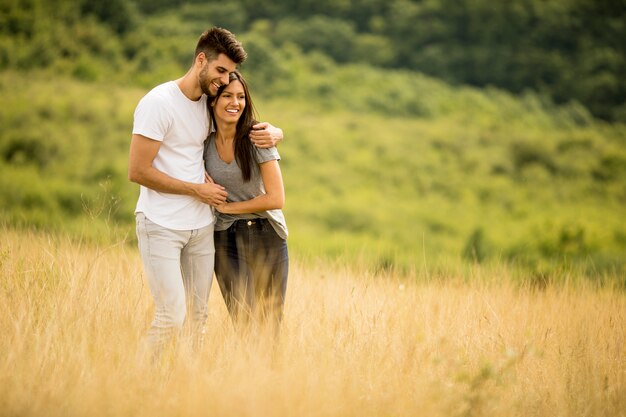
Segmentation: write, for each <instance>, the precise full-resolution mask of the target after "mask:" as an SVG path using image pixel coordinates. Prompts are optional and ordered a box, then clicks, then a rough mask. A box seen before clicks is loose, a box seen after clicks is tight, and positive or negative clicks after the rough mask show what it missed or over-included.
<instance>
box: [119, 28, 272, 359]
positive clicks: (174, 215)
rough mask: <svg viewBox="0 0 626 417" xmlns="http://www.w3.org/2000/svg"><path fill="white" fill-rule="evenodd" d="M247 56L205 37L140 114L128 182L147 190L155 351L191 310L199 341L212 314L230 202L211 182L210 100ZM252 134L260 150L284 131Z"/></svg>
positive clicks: (216, 31)
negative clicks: (221, 214) (217, 257)
mask: <svg viewBox="0 0 626 417" xmlns="http://www.w3.org/2000/svg"><path fill="white" fill-rule="evenodd" d="M246 56H247V55H246V52H245V50H244V49H243V47H242V45H241V44H240V43H239V42H238V41H237V40H236V39H235V36H234V35H233V34H232V33H231V32H229V31H227V30H225V29H221V28H213V29H210V30H208V31H206V32H205V33H203V34H202V36H200V39H199V40H198V44H197V46H196V51H195V54H194V62H193V64H192V66H191V68H190V69H189V71H187V73H186V74H185V75H184V76H183V77H182V78H179V79H177V80H175V81H169V82H166V83H164V84H161V85H159V86H157V87H155V88H154V89H153V90H151V91H150V92H149V93H148V94H146V96H144V97H143V98H142V99H141V101H140V102H139V104H138V105H137V108H136V110H135V115H134V125H133V134H132V140H131V145H130V155H129V169H128V178H129V179H130V181H133V182H136V183H138V184H140V185H141V187H140V193H139V199H138V201H137V208H136V210H135V214H136V219H137V238H138V242H139V252H140V255H141V259H142V262H143V265H144V269H145V273H146V277H147V281H148V285H149V287H150V291H151V293H152V296H153V298H154V303H155V317H154V320H153V321H152V326H151V328H150V330H149V331H148V335H147V339H148V340H147V341H148V343H149V344H150V346H151V347H152V349H154V350H155V351H159V350H160V349H161V348H162V347H163V345H164V344H165V343H167V342H168V341H169V340H171V339H172V338H173V336H175V335H176V334H177V333H178V332H179V330H180V329H181V328H182V326H183V322H184V320H185V317H186V314H187V312H189V313H190V315H191V317H190V319H191V321H192V330H193V331H194V332H195V334H196V336H197V335H199V334H201V333H202V332H203V328H204V325H205V322H206V319H207V316H208V313H207V308H208V306H207V304H208V297H209V290H210V286H211V280H212V277H213V266H214V265H213V264H214V253H215V248H214V245H213V223H214V216H213V213H212V210H211V207H210V206H211V205H212V206H217V205H220V204H222V203H224V202H225V201H226V197H227V192H226V190H225V189H224V188H223V187H221V186H220V185H218V184H214V183H212V182H205V180H204V178H205V175H204V166H203V161H202V154H203V145H204V140H205V139H206V137H207V135H208V132H209V127H210V123H211V121H210V120H209V117H208V112H207V97H213V96H215V94H216V93H217V90H218V88H219V87H220V86H221V85H224V84H228V83H229V74H230V73H231V72H233V71H235V69H236V68H237V65H238V64H240V63H242V62H243V61H244V60H245V59H246ZM209 101H210V99H209ZM250 136H251V137H250V138H251V140H252V141H253V142H255V144H257V146H260V147H270V146H274V145H275V144H276V143H277V142H278V141H280V140H281V139H282V136H283V133H282V130H280V129H278V128H276V127H274V126H272V125H270V124H269V123H259V124H258V125H256V126H255V130H254V132H253V133H251V135H250Z"/></svg>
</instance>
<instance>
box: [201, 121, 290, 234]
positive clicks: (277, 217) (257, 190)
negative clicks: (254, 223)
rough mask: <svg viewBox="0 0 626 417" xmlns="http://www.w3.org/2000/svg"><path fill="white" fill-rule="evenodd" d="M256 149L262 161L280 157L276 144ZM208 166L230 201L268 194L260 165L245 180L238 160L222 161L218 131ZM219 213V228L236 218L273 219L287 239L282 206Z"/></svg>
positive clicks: (207, 146) (211, 143) (209, 142)
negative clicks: (217, 137) (251, 210)
mask: <svg viewBox="0 0 626 417" xmlns="http://www.w3.org/2000/svg"><path fill="white" fill-rule="evenodd" d="M254 149H255V150H256V158H257V161H258V163H259V164H261V163H263V162H267V161H273V160H280V155H279V154H278V150H277V149H276V147H273V148H269V149H260V148H257V147H254ZM204 167H205V169H206V171H207V173H208V174H209V175H210V176H211V178H213V181H215V182H216V183H218V184H220V185H222V186H223V187H224V188H226V191H228V201H231V202H237V201H247V200H251V199H253V198H254V197H257V196H259V195H261V194H264V193H265V189H264V187H263V179H262V178H261V172H260V170H259V169H258V167H255V168H254V169H253V170H252V176H251V178H250V181H248V182H244V181H243V177H242V175H241V169H239V165H237V161H236V160H233V161H232V162H231V163H230V164H227V163H226V162H224V161H222V159H221V158H220V156H219V155H218V153H217V148H216V147H215V133H211V135H210V136H209V138H208V139H207V141H206V144H205V147H204ZM215 215H216V217H217V222H216V223H215V230H216V231H220V230H226V229H228V228H229V227H230V225H232V224H233V222H234V221H236V220H240V219H256V218H265V219H268V220H269V221H270V223H271V224H272V227H273V228H274V230H276V233H278V236H280V237H281V238H283V239H287V235H288V229H287V224H286V222H285V216H284V215H283V211H282V210H280V209H277V210H268V211H262V212H258V213H247V214H222V213H218V212H217V211H216V212H215Z"/></svg>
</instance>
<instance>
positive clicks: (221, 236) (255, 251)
mask: <svg viewBox="0 0 626 417" xmlns="http://www.w3.org/2000/svg"><path fill="white" fill-rule="evenodd" d="M214 238H215V275H216V277H217V282H218V284H219V286H220V290H221V292H222V295H223V296H224V301H225V302H226V307H227V308H228V312H229V313H230V316H231V318H232V319H233V321H235V322H241V321H244V322H248V321H250V319H260V320H261V321H267V320H268V319H270V320H272V321H273V322H274V324H279V323H280V321H281V319H282V313H283V306H284V303H285V293H286V290H287V276H288V271H289V254H288V251H287V241H286V240H284V239H282V238H281V237H280V236H278V234H277V233H276V231H275V230H274V228H273V227H272V225H271V224H270V222H269V221H268V220H266V219H251V220H238V221H236V222H235V223H233V224H232V225H231V226H230V227H229V228H228V229H227V230H223V231H216V232H215V233H214Z"/></svg>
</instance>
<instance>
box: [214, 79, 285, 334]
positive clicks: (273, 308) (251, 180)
mask: <svg viewBox="0 0 626 417" xmlns="http://www.w3.org/2000/svg"><path fill="white" fill-rule="evenodd" d="M210 111H211V114H212V116H213V119H214V120H215V125H216V130H215V131H214V132H212V133H211V134H210V135H209V138H208V140H207V142H206V145H205V168H206V171H207V173H208V175H209V177H210V178H211V179H212V180H213V181H215V182H216V183H218V184H220V185H222V186H224V187H225V188H226V190H227V191H228V200H227V202H226V203H224V204H222V205H220V206H218V207H216V210H217V211H218V213H217V216H216V217H217V222H216V224H215V233H214V238H215V275H216V277H217V281H218V283H219V286H220V290H221V291H222V295H223V296H224V300H225V302H226V306H227V307H228V311H229V313H230V315H231V317H232V318H233V319H234V320H235V321H245V322H247V321H249V320H250V319H260V320H262V321H264V320H266V319H271V321H272V322H273V323H274V324H278V323H279V322H280V320H281V318H282V311H283V305H284V301H285V292H286V289H287V275H288V268H289V256H288V252H287V242H286V239H287V233H288V232H287V225H286V223H285V218H284V216H283V213H282V210H281V209H282V207H283V204H284V201H285V193H284V188H283V181H282V175H281V171H280V167H279V165H278V161H279V160H280V156H279V155H278V151H277V150H276V148H275V147H273V148H269V149H260V148H257V147H255V146H254V145H253V144H252V143H251V142H250V139H249V138H248V134H249V132H250V130H251V129H252V125H254V124H255V123H256V121H255V110H254V106H253V104H252V99H251V97H250V92H249V90H248V86H247V84H246V81H245V80H244V78H243V77H242V76H241V74H240V73H238V72H233V73H231V74H230V83H229V84H228V85H226V86H222V87H221V88H220V89H219V90H218V92H217V95H216V97H215V99H214V100H213V102H212V103H211V106H210Z"/></svg>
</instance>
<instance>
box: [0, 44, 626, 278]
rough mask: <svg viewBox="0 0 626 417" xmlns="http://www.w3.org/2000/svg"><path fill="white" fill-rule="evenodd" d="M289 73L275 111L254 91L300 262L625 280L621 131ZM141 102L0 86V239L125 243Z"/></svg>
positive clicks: (625, 181)
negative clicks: (31, 233) (479, 265)
mask: <svg viewBox="0 0 626 417" xmlns="http://www.w3.org/2000/svg"><path fill="white" fill-rule="evenodd" d="M282 65H283V66H284V68H286V70H285V71H286V72H285V76H284V77H282V78H281V81H280V82H277V83H276V85H275V87H274V89H273V91H272V94H271V95H269V94H267V93H266V92H264V91H263V86H262V79H261V78H260V77H259V76H257V78H254V77H251V78H252V81H253V87H255V86H258V87H257V88H255V91H257V93H258V94H257V96H256V97H257V102H258V103H257V105H258V106H257V107H258V109H259V111H260V114H261V118H262V119H263V120H268V121H271V122H273V123H274V124H276V125H279V126H281V127H282V128H283V129H284V131H285V134H286V139H285V142H284V143H283V144H282V145H281V146H280V152H281V155H282V158H283V159H282V161H281V166H282V168H283V172H284V177H285V184H286V192H287V204H286V209H285V211H286V215H287V220H288V224H289V226H290V231H291V237H290V244H291V248H292V251H294V252H295V253H298V254H300V255H301V256H313V257H316V256H330V257H347V258H349V259H355V260H357V259H358V260H363V261H365V262H368V263H371V264H372V265H374V266H376V267H379V268H388V267H391V266H398V267H403V268H404V267H406V268H410V267H413V266H417V267H420V266H421V265H423V264H425V263H428V264H429V265H433V264H437V263H439V262H442V263H443V262H455V263H458V262H460V261H461V260H463V259H464V260H466V261H470V262H475V261H478V262H491V261H507V262H515V263H520V264H522V265H527V266H530V267H531V268H533V269H534V270H536V271H539V272H541V271H544V270H551V269H553V268H555V267H559V268H560V267H562V266H563V265H571V264H577V265H582V266H583V267H584V268H586V269H587V270H588V272H589V273H591V274H598V273H605V272H606V273H619V272H620V271H623V270H624V264H625V262H626V261H625V256H624V253H625V252H626V225H625V224H624V222H623V213H624V206H625V205H626V146H625V145H626V127H625V126H624V125H609V124H604V123H599V122H595V121H594V120H593V119H592V118H591V117H589V115H588V114H587V113H586V111H584V110H583V109H581V108H579V107H577V106H570V107H555V106H553V105H552V104H550V103H549V102H547V101H545V100H542V99H541V98H540V97H538V96H535V95H532V94H527V95H525V96H523V97H521V98H515V97H513V96H511V95H509V94H506V93H503V92H501V91H497V90H494V89H488V90H484V91H480V90H475V89H468V88H453V87H450V86H448V85H445V84H443V83H441V82H439V81H436V80H433V79H430V78H427V77H424V76H422V75H419V74H411V73H404V72H391V71H382V70H372V69H371V68H368V67H365V66H344V67H335V66H333V65H331V64H330V63H328V62H326V63H325V62H324V61H323V60H321V59H316V57H315V56H301V55H299V54H298V53H295V52H294V54H293V55H292V56H291V57H288V59H286V60H284V61H282ZM174 76H175V74H174ZM146 91H147V89H138V88H127V87H124V86H121V85H114V84H104V83H85V82H79V81H75V80H71V79H66V78H53V77H51V75H50V73H49V72H45V71H44V72H41V73H28V74H25V75H24V74H18V73H15V72H4V73H0V93H1V98H0V123H1V125H2V129H1V130H0V206H1V207H2V211H1V212H0V219H1V221H2V222H3V223H5V224H8V225H22V226H29V227H31V226H37V227H43V228H50V229H58V230H66V231H69V232H70V233H71V234H74V235H76V236H80V237H82V238H88V239H99V240H111V239H113V240H116V239H120V238H121V236H124V235H126V236H127V237H128V239H129V240H132V239H133V233H134V228H133V215H132V211H133V208H134V204H135V200H136V196H137V193H138V189H137V186H136V185H134V184H131V183H129V182H128V181H127V180H126V164H127V152H128V144H129V139H130V130H131V125H132V113H133V110H134V106H135V105H136V103H137V101H138V100H139V98H140V97H141V96H142V95H143V94H145V92H146ZM253 93H254V91H253Z"/></svg>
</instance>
